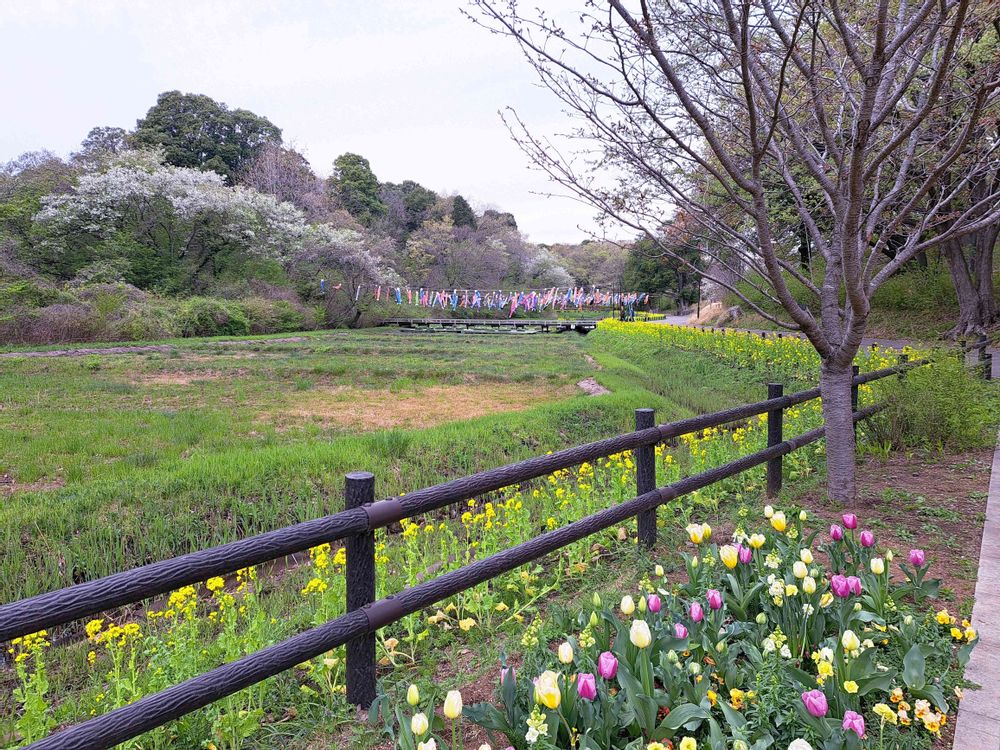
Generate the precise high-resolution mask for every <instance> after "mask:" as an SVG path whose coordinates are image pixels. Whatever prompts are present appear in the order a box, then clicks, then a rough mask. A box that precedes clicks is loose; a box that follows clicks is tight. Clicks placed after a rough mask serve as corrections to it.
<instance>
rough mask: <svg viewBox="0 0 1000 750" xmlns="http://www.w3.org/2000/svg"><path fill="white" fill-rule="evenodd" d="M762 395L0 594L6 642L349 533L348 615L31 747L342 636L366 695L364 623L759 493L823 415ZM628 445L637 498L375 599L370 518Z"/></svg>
mask: <svg viewBox="0 0 1000 750" xmlns="http://www.w3.org/2000/svg"><path fill="white" fill-rule="evenodd" d="M923 364H926V362H925V361H923V360H921V361H916V362H907V361H901V363H900V364H899V365H897V366H894V367H887V368H884V369H881V370H877V371H874V372H870V373H866V374H864V375H856V376H855V377H854V379H853V388H854V391H855V394H856V391H857V388H858V387H859V386H860V385H862V384H865V383H870V382H873V381H875V380H879V379H881V378H885V377H889V376H890V375H896V374H899V375H902V374H903V373H905V372H906V371H907V370H909V369H911V368H913V367H918V366H920V365H923ZM768 395H769V396H770V397H769V398H768V399H766V400H764V401H759V402H756V403H752V404H745V405H742V406H737V407H734V408H732V409H728V410H725V411H720V412H714V413H711V414H704V415H700V416H697V417H691V418H689V419H683V420H679V421H676V422H671V423H666V424H661V425H657V426H648V427H647V426H646V425H652V424H654V421H655V420H654V414H653V412H652V410H649V409H639V410H637V411H636V427H637V429H636V430H635V431H633V432H630V433H625V434H622V435H618V436H616V437H612V438H608V439H605V440H598V441H595V442H592V443H588V444H586V445H582V446H577V447H574V448H568V449H565V450H562V451H557V452H555V453H551V454H548V455H545V456H536V457H534V458H530V459H528V460H526V461H521V462H518V463H514V464H510V465H507V466H502V467H498V468H494V469H488V470H486V471H482V472H478V473H476V474H473V475H470V476H467V477H462V478H459V479H454V480H451V481H449V482H444V483H442V484H438V485H435V486H433V487H427V488H424V489H420V490H416V491H413V492H409V493H406V494H404V495H401V496H399V497H395V498H389V499H386V500H381V501H378V502H371V499H372V497H373V487H374V484H373V481H374V477H372V475H370V474H364V473H355V474H350V475H348V477H347V484H346V495H347V503H346V505H347V509H346V510H344V511H342V512H339V513H335V514H333V515H330V516H326V517H324V518H319V519H314V520H312V521H306V522H303V523H299V524H294V525H292V526H288V527H285V528H282V529H278V530H275V531H270V532H265V533H263V534H258V535H256V536H253V537H249V538H247V539H243V540H239V541H235V542H229V543H227V544H222V545H219V546H216V547H212V548H209V549H205V550H200V551H197V552H192V553H189V554H185V555H181V556H178V557H175V558H172V559H169V560H163V561H160V562H156V563H152V564H150V565H145V566H142V567H138V568H134V569H132V570H129V571H125V572H122V573H117V574H114V575H111V576H106V577H104V578H100V579H96V580H93V581H88V582H85V583H80V584H77V585H74V586H70V587H67V588H64V589H60V590H58V591H52V592H48V593H44V594H39V595H38V596H34V597H31V598H28V599H24V600H22V601H18V602H13V603H10V604H6V605H3V606H0V641H5V640H10V639H11V638H14V637H16V636H19V635H25V634H27V633H31V632H36V631H38V630H41V629H43V628H48V627H53V626H56V625H61V624H65V623H67V622H70V621H73V620H76V619H79V618H81V617H85V616H87V615H93V614H97V613H99V612H102V611H104V610H107V609H112V608H115V607H118V606H121V605H124V604H129V603H133V602H138V601H141V600H143V599H146V598H149V597H151V596H156V595H159V594H164V593H166V592H168V591H172V590H174V589H176V588H179V587H180V586H184V585H189V584H192V583H196V582H198V581H202V580H206V579H207V578H210V577H212V576H217V575H224V574H227V573H231V572H233V571H235V570H238V569H240V568H245V567H248V566H250V565H256V564H259V563H262V562H267V561H269V560H274V559H278V558H281V557H284V556H286V555H290V554H293V553H296V552H301V551H303V550H306V549H309V548H311V547H315V546H317V545H319V544H323V543H326V542H331V541H334V540H338V539H346V540H347V547H348V554H347V571H346V576H347V579H348V583H349V586H348V590H349V591H353V592H354V595H351V596H349V600H348V601H347V602H346V604H347V609H348V612H347V613H346V614H344V615H342V616H340V617H337V618H335V619H333V620H331V621H329V622H327V623H325V624H323V625H321V626H318V627H315V628H313V629H311V630H307V631H305V632H302V633H299V634H298V635H296V636H293V637H291V638H289V639H287V640H285V641H283V642H281V643H279V644H276V645H273V646H270V647H268V648H265V649H262V650H261V651H258V652H256V653H254V654H250V655H248V656H245V657H243V658H241V659H238V660H236V661H233V662H229V663H227V664H223V665H221V666H219V667H217V668H215V669H213V670H211V671H209V672H206V673H204V674H202V675H199V676H197V677H194V678H192V679H190V680H187V681H186V682H183V683H180V684H178V685H175V686H173V687H170V688H167V689H166V690H163V691H161V692H160V693H156V694H154V695H150V696H147V697H145V698H142V699H140V700H139V701H136V702H135V703H132V704H130V705H128V706H124V707H121V708H118V709H115V710H113V711H111V712H109V713H107V714H104V715H101V716H98V717H96V718H93V719H90V720H89V721H86V722H83V723H81V724H78V725H76V726H73V727H70V728H68V729H65V730H63V731H60V732H57V733H56V734H53V735H51V736H50V737H47V738H45V739H43V740H39V741H38V742H35V743H34V744H32V745H30V746H29V747H30V748H32V749H33V750H54V749H55V748H65V749H66V750H76V749H78V748H79V749H80V750H83V749H84V748H87V749H93V750H99V749H100V748H108V747H112V746H114V745H116V744H118V743H120V742H123V741H125V740H127V739H130V738H132V737H136V736H138V735H139V734H142V733H143V732H146V731H148V730H150V729H153V728H155V727H158V726H161V725H163V724H165V723H167V722H169V721H172V720H173V719H176V718H178V717H180V716H183V715H184V714H186V713H190V712H191V711H194V710H197V709H199V708H202V707H204V706H206V705H208V704H210V703H212V702H214V701H216V700H219V699H220V698H223V697H225V696H227V695H231V694H232V693H235V692H237V691H239V690H242V689H244V688H246V687H249V686H250V685H253V684H255V683H257V682H260V681H262V680H265V679H267V678H269V677H273V676H275V675H277V674H280V673H281V672H284V671H286V670H288V669H290V668H292V667H294V666H295V665H297V664H300V663H302V662H304V661H307V660H309V659H311V658H314V657H316V656H318V655H320V654H323V653H325V652H327V651H329V650H330V649H332V648H336V647H338V646H341V645H344V644H348V664H347V682H348V685H347V688H348V697H349V698H350V699H351V700H352V702H356V703H359V704H363V703H370V702H371V700H372V699H373V698H374V688H375V686H374V680H375V669H374V650H373V648H371V646H373V640H372V638H373V634H374V633H375V631H376V630H378V629H379V628H381V627H383V626H385V625H388V624H391V623H393V622H396V621H398V620H399V619H401V618H402V617H404V616H406V615H408V614H411V613H414V612H417V611H420V610H422V609H424V608H426V607H428V606H430V605H432V604H434V603H435V602H438V601H440V600H442V599H445V598H447V597H449V596H452V595H454V594H457V593H459V592H461V591H464V590H466V589H468V588H471V587H473V586H475V585H478V584H479V583H482V582H484V581H487V580H489V579H491V578H494V577H496V576H497V575H500V574H501V573H505V572H507V571H510V570H513V569H514V568H517V567H519V566H520V565H523V564H525V563H527V562H531V561H533V560H536V559H538V558H540V557H542V556H544V555H547V554H549V553H551V552H553V551H555V550H558V549H561V548H562V547H565V546H567V545H568V544H571V543H573V542H575V541H578V540H580V539H583V538H584V537H587V536H589V535H591V534H594V533H596V532H598V531H601V530H603V529H607V528H610V527H611V526H613V525H615V524H618V523H621V522H622V521H625V520H628V519H630V518H633V517H638V523H639V527H638V528H639V541H640V544H643V545H644V546H647V547H650V546H652V544H653V543H654V542H655V524H656V517H655V512H656V508H657V507H658V506H659V505H661V504H663V503H666V502H669V501H671V500H674V499H676V498H678V497H680V496H682V495H685V494H687V493H690V492H693V491H694V490H698V489H702V488H704V487H707V486H709V485H711V484H714V483H715V482H718V481H720V480H722V479H726V478H728V477H731V476H734V475H736V474H739V473H741V472H743V471H746V470H748V469H751V468H754V467H756V466H759V465H761V464H767V467H768V491H769V494H773V492H775V491H777V489H780V473H781V458H782V456H784V455H786V454H788V453H790V452H792V451H794V450H797V449H799V448H801V447H803V446H805V445H808V444H809V443H812V442H815V441H817V440H819V439H821V438H822V437H823V435H824V433H825V430H824V428H823V427H819V428H816V429H814V430H810V431H809V432H806V433H803V434H801V435H798V436H796V437H793V438H790V439H788V440H784V439H783V438H782V435H781V414H782V412H783V410H784V409H787V408H789V407H791V406H795V405H797V404H801V403H803V402H806V401H810V400H812V399H815V398H817V397H818V396H819V395H820V394H819V389H818V388H811V389H808V390H805V391H801V392H798V393H793V394H789V395H781V389H780V387H779V386H777V385H772V386H771V387H769V390H768ZM855 404H856V401H855ZM884 407H885V404H876V405H873V406H869V407H866V408H864V409H860V410H857V409H855V412H854V420H855V422H857V421H859V420H863V419H867V418H868V417H870V416H872V415H873V414H875V413H876V412H878V411H879V410H881V409H883V408H884ZM760 414H767V415H768V447H767V448H765V449H764V450H762V451H758V452H757V453H753V454H750V455H748V456H743V457H741V458H739V459H737V460H735V461H732V462H730V463H727V464H725V465H723V466H719V467H716V468H713V469H710V470H708V471H704V472H701V473H699V474H696V475H693V476H689V477H685V478H684V479H681V480H679V481H677V482H674V483H672V484H670V485H667V486H665V487H661V488H658V489H657V488H655V458H654V453H653V446H655V445H656V444H658V443H661V442H663V441H666V440H671V439H673V438H677V437H680V436H682V435H686V434H690V433H693V432H698V431H701V430H704V429H707V428H712V427H718V426H721V425H724V424H729V423H733V422H738V421H740V420H745V419H747V418H750V417H753V416H757V415H760ZM624 451H634V452H635V454H634V455H635V457H636V470H637V471H636V482H637V491H636V494H637V496H636V497H635V498H633V499H631V500H628V501H626V502H623V503H620V504H618V505H616V506H614V507H612V508H608V509H606V510H603V511H599V512H597V513H594V514H592V515H590V516H587V517H586V518H583V519H580V520H578V521H574V522H572V523H570V524H568V525H566V526H564V527H562V528H560V529H556V530H553V531H549V532H546V533H543V534H542V535H540V536H538V537H535V538H533V539H530V540H528V541H526V542H523V543H521V544H518V545H516V546H514V547H511V548H510V549H507V550H504V551H502V552H498V553H496V554H494V555H492V556H490V557H487V558H484V559H482V560H478V561H476V562H473V563H471V564H469V565H466V566H464V567H462V568H459V569H457V570H454V571H451V572H449V573H445V574H443V575H441V576H439V577H437V578H434V579H432V580H429V581H426V582H424V583H421V584H418V585H416V586H413V587H410V588H407V589H404V590H403V591H401V592H400V593H398V594H395V595H393V596H389V597H386V598H385V599H381V600H379V601H372V600H373V599H374V590H375V589H374V574H375V569H374V563H373V559H374V558H373V554H374V550H373V543H372V534H373V532H374V530H375V529H378V528H383V527H386V526H388V525H390V524H393V523H396V522H398V521H401V520H402V519H404V518H410V517H412V516H415V515H419V514H423V513H427V512H429V511H433V510H436V509H440V508H444V507H447V506H449V505H452V504H454V503H456V502H460V501H462V500H467V499H470V498H473V497H477V496H480V495H483V494H485V493H488V492H492V491H495V490H499V489H502V488H504V487H509V486H511V485H516V484H518V483H521V482H525V481H529V480H532V479H537V478H538V477H542V476H545V475H548V474H551V473H552V472H554V471H558V470H561V469H565V468H568V467H570V466H574V465H578V464H581V463H583V462H585V461H588V462H589V461H593V460H595V459H598V458H603V457H606V456H609V455H613V454H616V453H621V452H624ZM775 472H777V479H776V480H775V479H774V474H775ZM368 662H371V663H370V664H369V663H368ZM352 681H353V682H354V684H353V685H352Z"/></svg>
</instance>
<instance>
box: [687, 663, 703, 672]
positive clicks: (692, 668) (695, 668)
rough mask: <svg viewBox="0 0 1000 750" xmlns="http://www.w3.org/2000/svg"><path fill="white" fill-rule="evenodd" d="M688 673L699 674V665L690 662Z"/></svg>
mask: <svg viewBox="0 0 1000 750" xmlns="http://www.w3.org/2000/svg"><path fill="white" fill-rule="evenodd" d="M688 672H690V673H691V674H701V664H699V663H698V662H696V661H693V662H691V663H690V664H688Z"/></svg>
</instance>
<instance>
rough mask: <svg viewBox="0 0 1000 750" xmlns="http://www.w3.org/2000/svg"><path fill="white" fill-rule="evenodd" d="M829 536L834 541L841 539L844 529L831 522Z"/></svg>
mask: <svg viewBox="0 0 1000 750" xmlns="http://www.w3.org/2000/svg"><path fill="white" fill-rule="evenodd" d="M830 538H831V539H833V541H835V542H839V541H841V540H842V539H843V538H844V530H843V529H842V528H840V526H838V525H837V524H833V526H831V527H830Z"/></svg>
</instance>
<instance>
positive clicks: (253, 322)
mask: <svg viewBox="0 0 1000 750" xmlns="http://www.w3.org/2000/svg"><path fill="white" fill-rule="evenodd" d="M239 304H240V305H242V306H243V309H244V311H245V312H246V315H247V318H248V319H249V320H250V330H251V332H252V333H289V332H291V331H302V330H306V329H310V328H315V327H316V321H315V317H314V316H312V315H311V314H310V311H309V310H308V309H307V308H304V307H302V306H301V305H296V304H294V303H292V302H289V301H288V300H283V299H277V300H275V299H266V298H264V297H248V298H246V299H243V300H240V302H239Z"/></svg>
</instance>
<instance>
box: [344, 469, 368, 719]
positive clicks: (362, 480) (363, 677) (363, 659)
mask: <svg viewBox="0 0 1000 750" xmlns="http://www.w3.org/2000/svg"><path fill="white" fill-rule="evenodd" d="M374 500H375V475H374V474H371V473H370V472H367V471H355V472H351V473H350V474H348V475H347V476H346V477H345V478H344V507H345V510H350V509H351V508H359V507H361V506H362V505H366V504H368V503H371V502H373V501H374ZM346 582H347V611H348V612H351V611H352V610H355V609H360V608H361V607H364V606H365V605H366V604H371V603H372V602H373V601H375V532H374V531H369V532H367V533H365V534H358V535H357V536H352V537H348V539H347V573H346ZM347 700H348V701H349V702H350V703H353V704H354V705H356V706H362V707H363V708H368V706H370V705H371V704H372V702H373V701H374V700H375V633H369V634H368V635H364V636H361V637H360V638H355V639H354V640H353V641H348V642H347Z"/></svg>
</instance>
